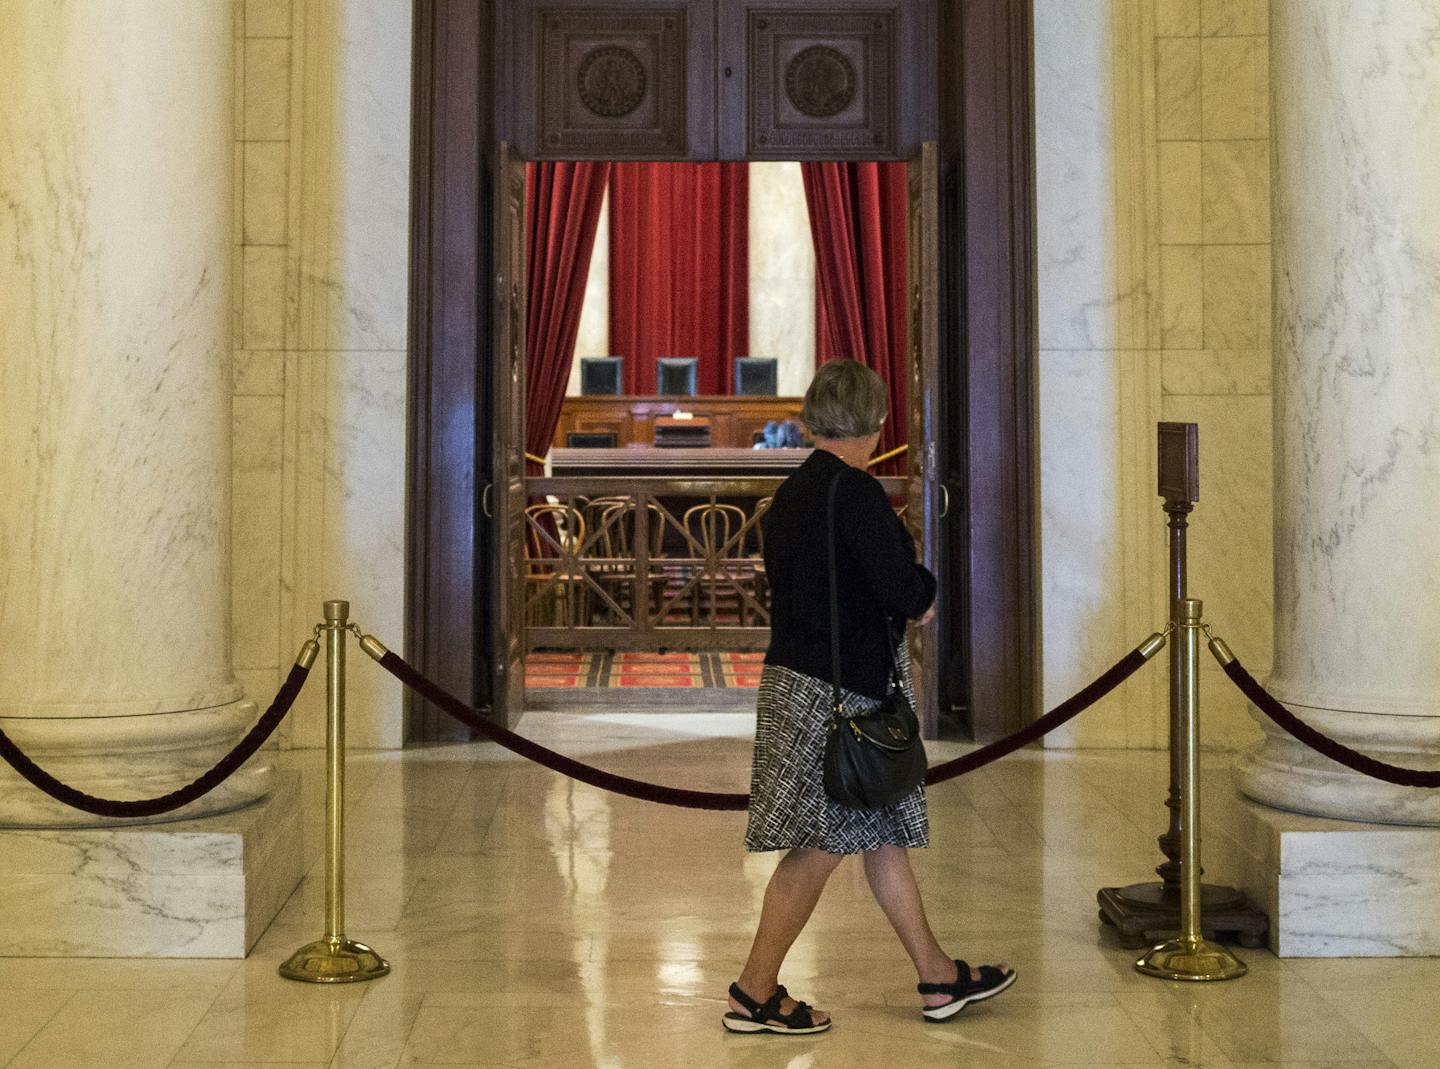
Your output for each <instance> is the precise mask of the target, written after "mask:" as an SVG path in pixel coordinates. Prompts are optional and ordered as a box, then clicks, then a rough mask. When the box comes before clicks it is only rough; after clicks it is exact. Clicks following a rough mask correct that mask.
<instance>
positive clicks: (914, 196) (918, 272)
mask: <svg viewBox="0 0 1440 1069" xmlns="http://www.w3.org/2000/svg"><path fill="white" fill-rule="evenodd" d="M909 169H910V212H909V227H908V230H909V233H908V235H907V237H908V239H909V240H908V243H907V246H906V248H907V250H908V262H907V264H906V275H905V277H906V282H907V285H908V287H909V290H910V366H909V375H910V382H909V388H908V395H909V402H910V413H909V416H910V439H909V442H910V449H909V452H908V454H907V455H908V457H909V461H910V484H909V494H908V501H907V502H906V505H907V507H906V509H905V517H906V520H907V521H908V522H909V525H910V530H911V533H912V534H914V536H915V541H916V544H917V545H919V546H920V547H921V551H922V553H923V555H924V563H925V566H926V567H927V568H929V569H930V570H931V571H933V572H935V573H936V574H937V575H939V573H940V567H941V564H940V562H941V561H942V560H943V556H942V554H941V552H940V548H941V547H940V520H941V518H942V517H943V515H944V513H945V511H946V510H947V508H948V505H949V501H948V491H946V490H945V489H944V487H942V486H941V484H940V470H939V456H938V453H939V451H938V449H937V445H936V443H937V438H938V435H939V432H940V411H939V408H940V404H939V388H940V368H939V347H940V153H939V150H938V148H937V146H936V145H935V143H934V142H933V141H927V142H926V143H925V144H924V145H923V146H921V151H920V155H919V156H918V157H916V158H915V159H913V160H911V161H910V168H909ZM957 587H958V584H955V583H947V582H945V581H944V577H943V576H942V577H941V584H940V588H941V591H942V596H944V595H949V596H953V594H952V593H951V592H954V594H958V589H957ZM938 609H939V611H943V610H944V606H940V607H938ZM939 611H937V614H936V615H937V617H938V615H939ZM912 630H913V635H914V639H913V641H912V644H911V647H910V652H911V656H912V658H913V659H914V668H915V672H914V675H915V689H916V703H917V710H916V711H917V712H918V713H919V714H920V720H921V724H922V726H923V727H924V730H925V735H926V737H927V738H934V737H935V733H936V729H937V727H938V725H939V722H940V706H939V693H940V686H939V683H940V675H939V673H940V666H941V665H942V664H943V663H944V660H945V658H944V655H943V651H942V650H941V649H940V648H939V630H940V628H939V623H938V620H931V621H930V622H929V623H928V624H925V625H924V626H923V627H917V628H914V629H912Z"/></svg>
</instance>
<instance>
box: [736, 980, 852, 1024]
mask: <svg viewBox="0 0 1440 1069" xmlns="http://www.w3.org/2000/svg"><path fill="white" fill-rule="evenodd" d="M730 997H731V998H733V999H734V1000H735V1001H736V1002H738V1003H740V1005H742V1006H744V1007H745V1009H746V1010H748V1011H749V1013H750V1016H749V1017H745V1016H743V1015H742V1014H738V1013H736V1012H735V1011H734V1010H731V1011H730V1012H729V1013H727V1014H726V1015H725V1016H724V1017H722V1018H721V1019H720V1023H721V1024H723V1025H724V1026H725V1027H726V1029H728V1030H729V1031H731V1032H745V1033H750V1034H754V1033H756V1032H775V1033H776V1034H778V1035H788V1036H808V1035H813V1034H814V1033H816V1032H823V1031H825V1030H826V1029H827V1028H829V1027H830V1022H829V1021H826V1022H825V1023H824V1024H816V1023H815V1018H814V1016H813V1015H812V1014H811V1011H810V1007H809V1005H807V1004H806V1003H804V1002H800V1003H797V1004H796V1006H795V1008H794V1009H793V1010H791V1011H790V1012H789V1013H786V1014H782V1013H781V1012H780V1001H781V1000H782V999H786V998H789V997H790V993H789V992H788V991H786V990H785V987H784V985H781V986H779V987H777V988H776V989H775V994H773V995H771V996H770V997H769V998H768V999H766V1000H765V1001H764V1002H756V1001H755V1000H754V999H753V998H751V997H750V996H749V995H747V994H745V992H744V991H742V990H740V985H739V984H731V985H730Z"/></svg>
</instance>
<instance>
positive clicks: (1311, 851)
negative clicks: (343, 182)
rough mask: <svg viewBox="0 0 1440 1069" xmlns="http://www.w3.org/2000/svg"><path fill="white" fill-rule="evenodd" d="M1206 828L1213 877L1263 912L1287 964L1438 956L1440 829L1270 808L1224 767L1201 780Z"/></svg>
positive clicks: (1271, 941) (1276, 948)
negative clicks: (1250, 796) (1318, 959)
mask: <svg viewBox="0 0 1440 1069" xmlns="http://www.w3.org/2000/svg"><path fill="white" fill-rule="evenodd" d="M1200 824H1201V830H1202V834H1203V836H1204V838H1203V841H1202V842H1203V850H1204V862H1205V866H1206V869H1207V871H1213V872H1214V873H1215V875H1216V877H1217V878H1218V879H1220V880H1223V881H1225V882H1229V883H1232V884H1233V885H1235V886H1238V887H1239V888H1240V889H1241V890H1244V891H1245V892H1247V893H1248V894H1249V895H1250V897H1251V898H1252V899H1254V900H1255V901H1256V902H1257V903H1258V904H1259V905H1260V906H1261V908H1262V909H1264V910H1265V912H1266V913H1267V914H1268V915H1269V917H1270V934H1269V944H1270V949H1271V950H1273V951H1274V952H1275V953H1276V954H1278V955H1280V956H1281V957H1285V958H1291V957H1296V958H1302V957H1353V958H1370V957H1433V956H1436V955H1437V954H1440V869H1437V867H1436V865H1435V856H1436V853H1437V851H1440V830H1437V829H1435V828H1409V827H1397V826H1394V825H1385V824H1365V823H1361V822H1358V821H1347V820H1333V819H1326V818H1323V817H1314V816H1306V815H1304V814H1301V813H1294V812H1289V811H1287V810H1284V809H1276V808H1271V807H1270V806H1265V805H1260V804H1258V803H1255V802H1252V801H1250V800H1249V799H1247V798H1245V797H1243V796H1242V795H1241V794H1240V792H1239V791H1238V790H1237V789H1236V786H1235V783H1234V780H1233V778H1232V776H1231V775H1229V774H1227V773H1225V772H1221V771H1218V770H1217V771H1215V772H1207V773H1206V774H1205V775H1204V776H1202V793H1201V813H1200ZM1411 1064H1413V1065H1416V1066H1419V1065H1422V1064H1424V1062H1423V1061H1420V1060H1417V1061H1414V1062H1412V1063H1411Z"/></svg>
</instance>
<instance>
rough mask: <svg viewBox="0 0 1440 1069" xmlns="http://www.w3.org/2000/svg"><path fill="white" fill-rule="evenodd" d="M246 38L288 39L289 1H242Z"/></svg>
mask: <svg viewBox="0 0 1440 1069" xmlns="http://www.w3.org/2000/svg"><path fill="white" fill-rule="evenodd" d="M244 2H245V36H246V37H289V36H290V3H291V0H244Z"/></svg>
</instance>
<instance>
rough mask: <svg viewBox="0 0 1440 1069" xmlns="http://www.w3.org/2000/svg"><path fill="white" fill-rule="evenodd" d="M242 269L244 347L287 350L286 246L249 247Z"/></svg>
mask: <svg viewBox="0 0 1440 1069" xmlns="http://www.w3.org/2000/svg"><path fill="white" fill-rule="evenodd" d="M241 263H242V266H241V285H242V286H243V287H244V289H243V291H242V292H243V294H244V296H243V298H242V300H243V305H242V311H241V345H242V346H243V347H244V348H245V349H272V350H273V349H283V348H284V347H285V280H286V251H285V248H284V247H283V246H276V245H247V246H245V247H244V251H243V257H242V261H241Z"/></svg>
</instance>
